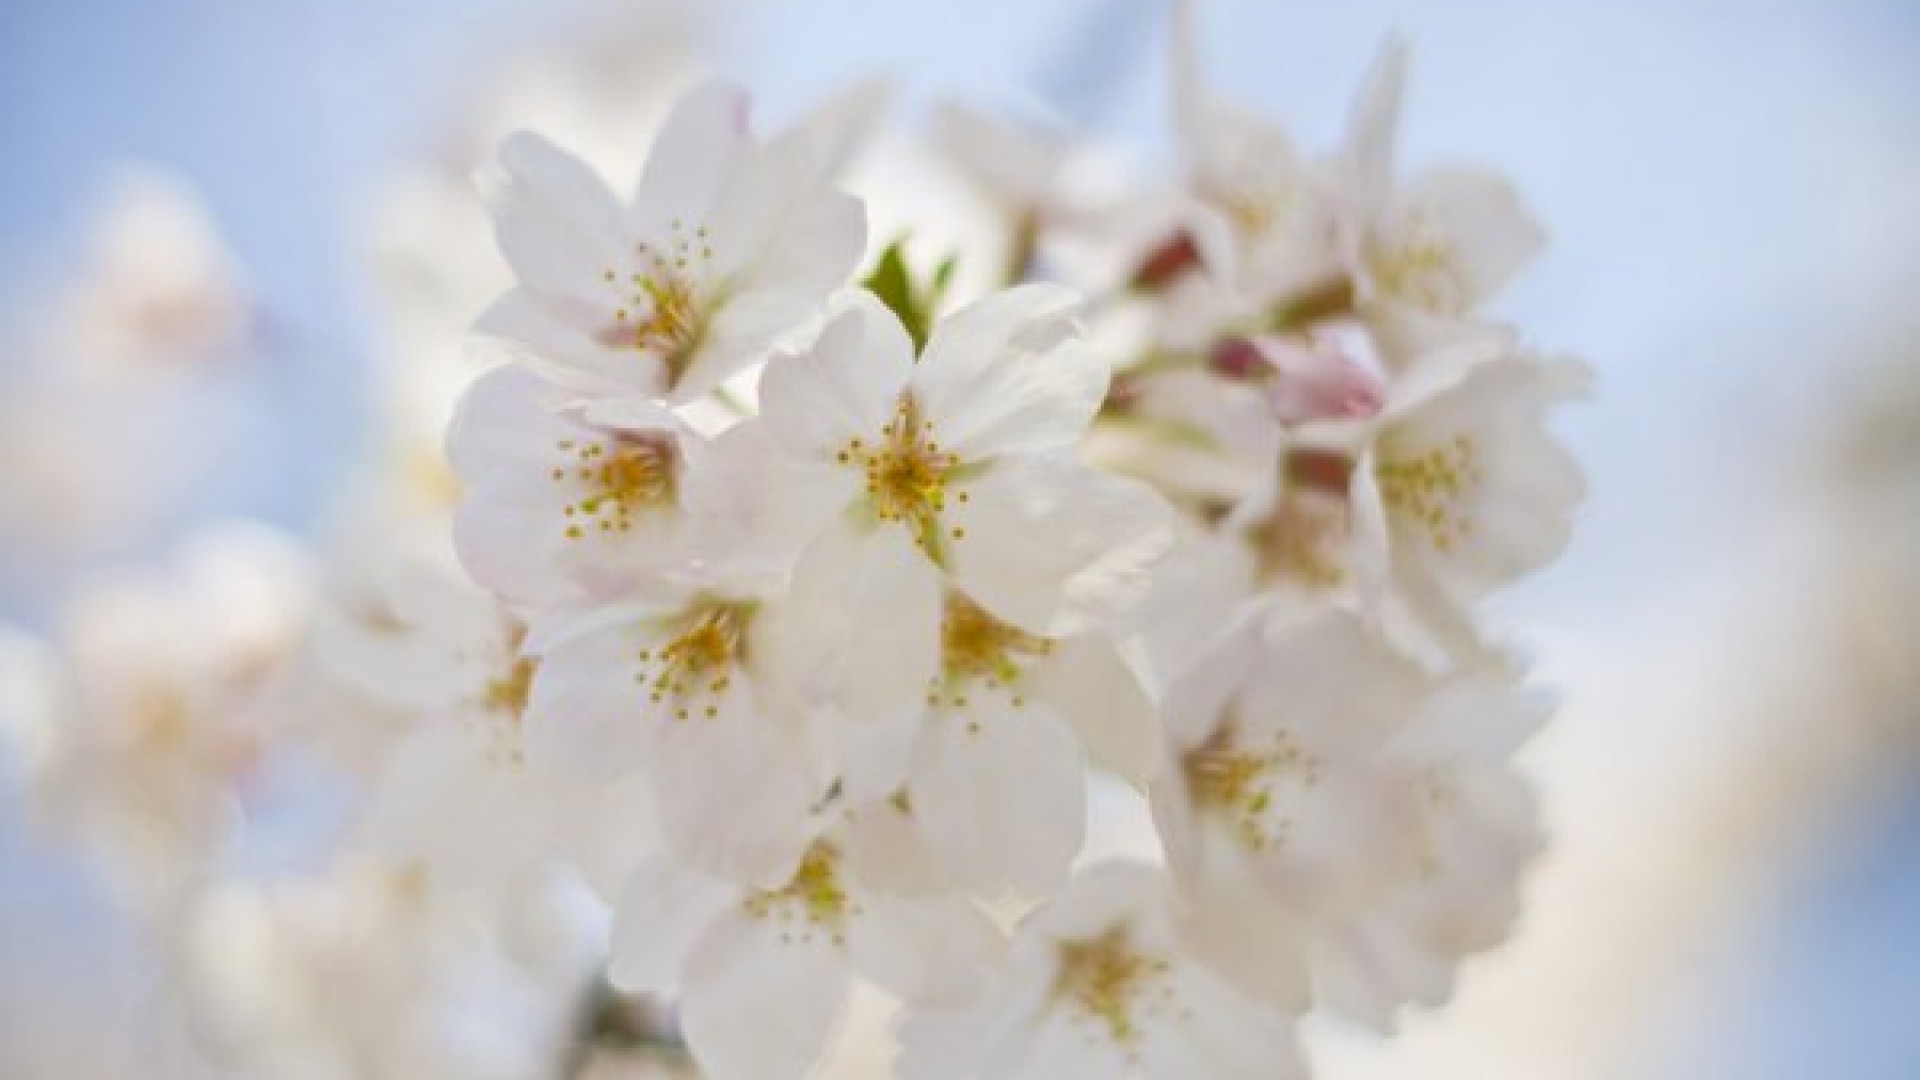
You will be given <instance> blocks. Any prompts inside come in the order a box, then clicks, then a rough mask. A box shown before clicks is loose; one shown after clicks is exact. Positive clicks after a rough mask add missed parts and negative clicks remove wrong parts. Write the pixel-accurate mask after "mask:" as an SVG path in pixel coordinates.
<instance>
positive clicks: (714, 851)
mask: <svg viewBox="0 0 1920 1080" xmlns="http://www.w3.org/2000/svg"><path fill="white" fill-rule="evenodd" d="M749 683H750V680H748V679H745V678H742V677H739V676H736V677H735V679H734V683H733V686H732V687H730V688H729V690H728V691H727V694H726V695H725V696H724V697H723V698H722V700H721V703H720V705H719V706H718V711H719V715H718V716H717V717H714V718H706V717H702V716H692V717H690V718H689V719H686V720H681V721H672V720H670V721H665V722H663V723H662V724H661V725H660V727H659V729H658V732H657V735H656V738H655V739H654V741H653V744H652V747H651V749H652V752H653V757H652V759H651V761H650V762H649V766H650V768H649V775H650V776H651V777H652V779H653V785H654V789H655V792H656V794H657V796H658V799H659V809H660V831H661V834H662V835H663V837H664V838H665V840H666V842H667V845H668V847H669V848H670V849H672V850H673V852H674V853H675V854H677V855H679V856H680V857H681V858H682V859H685V860H686V861H687V862H688V863H689V864H690V865H692V866H695V867H697V868H699V869H701V870H705V871H707V872H708V873H712V874H715V875H717V876H720V877H723V878H726V879H727V880H730V881H737V882H740V883H742V884H772V883H777V882H784V881H785V880H786V879H787V877H788V876H789V875H790V874H791V873H792V870H793V867H794V866H795V865H796V864H798V862H799V860H800V856H801V854H802V853H803V852H804V851H805V849H806V846H807V844H808V843H809V842H811V840H812V838H813V833H814V828H815V823H814V822H813V820H812V814H811V811H812V808H813V806H814V805H815V804H816V803H817V802H818V801H819V800H820V798H821V796H822V795H823V794H824V790H825V784H824V783H822V782H821V780H820V779H819V778H818V777H816V776H814V775H813V773H812V765H813V758H814V754H813V753H812V751H811V749H810V748H809V747H807V746H806V745H805V742H804V736H803V733H802V732H800V731H798V730H795V729H794V728H793V727H792V726H791V725H790V724H788V723H787V722H786V721H784V720H783V719H781V718H779V717H777V716H771V715H767V714H766V713H765V711H764V710H763V709H760V708H758V707H756V704H755V702H754V700H753V696H752V693H751V691H750V688H749Z"/></svg>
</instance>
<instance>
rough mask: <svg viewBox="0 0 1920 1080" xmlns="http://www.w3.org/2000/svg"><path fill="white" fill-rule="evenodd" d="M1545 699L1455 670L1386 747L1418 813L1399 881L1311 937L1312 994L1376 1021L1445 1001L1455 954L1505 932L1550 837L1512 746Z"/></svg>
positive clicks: (1540, 714)
mask: <svg viewBox="0 0 1920 1080" xmlns="http://www.w3.org/2000/svg"><path fill="white" fill-rule="evenodd" d="M1548 706H1549V703H1548V702H1547V701H1545V700H1544V699H1542V698H1541V697H1540V696H1538V695H1522V694H1516V693H1515V691H1514V690H1513V689H1512V688H1511V687H1510V686H1508V685H1506V683H1505V680H1504V679H1503V678H1498V677H1493V676H1491V675H1485V674H1483V675H1476V676H1473V677H1471V678H1467V679H1462V680H1456V681H1455V682H1454V683H1453V684H1451V685H1450V686H1448V687H1446V688H1444V689H1443V690H1442V691H1441V692H1440V693H1439V694H1437V695H1435V697H1434V698H1433V699H1432V700H1431V701H1429V702H1428V705H1427V707H1426V709H1425V710H1423V712H1422V714H1421V716H1420V718H1419V719H1418V720H1417V721H1416V722H1415V723H1414V724H1412V725H1410V726H1409V727H1408V728H1407V729H1406V730H1404V731H1403V732H1402V733H1401V734H1400V735H1399V736H1398V737H1397V738H1395V739H1394V740H1393V741H1392V742H1391V743H1389V744H1388V745H1387V747H1386V748H1385V752H1384V754H1383V763H1384V765H1385V766H1386V768H1387V769H1388V771H1389V772H1390V774H1391V775H1394V776H1396V777H1398V778H1399V782H1398V783H1397V785H1396V791H1397V792H1398V793H1399V795H1400V796H1401V798H1402V799H1404V800H1406V803H1409V804H1411V805H1404V804H1403V806H1402V807H1400V808H1399V812H1400V814H1401V815H1402V816H1403V818H1404V819H1405V820H1407V821H1409V822H1410V823H1411V829H1410V832H1409V837H1408V838H1409V840H1410V841H1411V842H1410V843H1408V844H1404V845H1400V846H1399V847H1398V848H1397V849H1396V850H1397V851H1398V853H1399V855H1400V859H1401V861H1400V864H1399V866H1398V868H1397V871H1398V872H1397V876H1396V879H1395V884H1394V885H1393V886H1392V887H1389V888H1385V889H1382V890H1381V891H1380V892H1379V893H1378V894H1377V895H1376V897H1375V898H1374V900H1373V901H1372V902H1371V903H1367V904H1356V905H1354V906H1353V907H1352V908H1349V909H1348V910H1347V911H1346V912H1344V913H1343V914H1344V917H1343V918H1340V919H1337V920H1335V921H1334V922H1333V923H1332V924H1330V925H1329V926H1328V927H1327V928H1326V930H1325V932H1324V933H1323V934H1322V935H1319V936H1317V937H1316V938H1315V942H1314V947H1313V950H1312V954H1311V961H1310V962H1311V964H1312V968H1313V982H1314V991H1315V996H1316V998H1317V999H1318V1000H1319V1001H1320V1002H1321V1003H1322V1004H1324V1005H1325V1006H1326V1007H1328V1008H1330V1009H1333V1010H1335V1011H1337V1012H1339V1013H1341V1014H1342V1015H1345V1016H1348V1017H1350V1018H1352V1019H1354V1020H1357V1021H1359V1022H1360V1023H1363V1024H1366V1025H1367V1026H1369V1027H1372V1028H1374V1029H1375V1030H1378V1031H1391V1030H1393V1027H1394V1024H1395V1020H1396V1010H1397V1009H1398V1007H1399V1006H1401V1005H1402V1004H1414V1005H1421V1006H1428V1007H1431V1006H1437V1005H1440V1004H1443V1003H1444V1002H1445V1001H1446V999H1447V998H1448V996H1449V995H1450V994H1451V993H1452V991H1453V986H1454V979H1455V976H1456V973H1457V971H1458V968H1459V962H1460V961H1461V960H1462V959H1464V958H1465V957H1467V956H1470V955H1473V954H1475V953H1478V952H1483V951H1485V950H1487V949H1490V948H1493V947H1494V946H1496V945H1498V944H1500V943H1501V942H1502V941H1504V940H1506V938H1507V935H1508V934H1509V933H1510V932H1511V930H1512V927H1513V922H1514V919H1515V918H1516V917H1517V915H1518V914H1519V909H1520V884H1521V877H1522V875H1523V874H1524V873H1525V871H1526V869H1527V867H1528V866H1529V865H1530V864H1531V863H1532V860H1533V858H1534V856H1535V855H1536V854H1538V853H1539V850H1540V847H1541V842H1542V837H1541V831H1540V820H1539V810H1538V808H1537V805H1536V800H1535V796H1534V794H1533V789H1532V788H1531V786H1530V785H1529V784H1528V783H1527V782H1526V779H1525V778H1524V777H1523V776H1522V775H1521V774H1520V773H1519V772H1518V770H1516V769H1515V767H1514V765H1513V763H1512V760H1511V758H1512V754H1513V752H1514V750H1515V749H1516V748H1517V747H1519V746H1520V745H1521V744H1522V743H1524V742H1525V740H1526V739H1527V738H1528V737H1529V736H1531V735H1532V734H1533V733H1534V732H1535V731H1537V730H1538V729H1539V726H1540V724H1541V723H1542V721H1543V720H1544V719H1545V718H1546V715H1547V711H1548Z"/></svg>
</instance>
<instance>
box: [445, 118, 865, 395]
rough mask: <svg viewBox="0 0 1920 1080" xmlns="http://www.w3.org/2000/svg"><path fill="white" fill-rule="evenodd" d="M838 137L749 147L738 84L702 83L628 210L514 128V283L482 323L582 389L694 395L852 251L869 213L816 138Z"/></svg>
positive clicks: (785, 321) (811, 297)
mask: <svg viewBox="0 0 1920 1080" xmlns="http://www.w3.org/2000/svg"><path fill="white" fill-rule="evenodd" d="M838 134H839V133H838V132H833V131H829V132H823V133H822V138H821V139H820V140H816V139H815V137H814V136H815V133H814V132H813V131H812V130H811V129H808V128H802V129H799V130H797V131H794V132H789V133H787V134H785V135H783V136H782V137H780V138H778V139H775V140H773V141H771V142H767V143H760V142H757V141H755V140H754V139H753V138H752V137H751V135H750V134H749V132H748V130H747V124H746V100H745V98H744V97H743V96H742V95H741V94H740V93H739V92H738V91H736V90H733V89H730V88H727V87H724V86H720V85H707V86H703V87H700V88H698V89H695V90H693V91H691V92H689V93H688V94H687V95H686V96H685V97H684V98H682V99H681V101H680V103H679V104H678V106H677V107H676V108H675V109H674V110H673V112H672V114H671V115H669V116H668V118H667V121H666V123H665V126H664V127H663V129H662V130H661V132H660V134H659V137H658V138H657V140H656V141H655V144H654V148H653V151H652V153H651V155H650V156H649V157H648V160H647V167H646V169H645V172H644V174H643V175H642V177H641V180H640V185H639V188H638V189H637V191H636V193H635V195H634V198H633V201H632V202H631V204H625V203H623V202H622V200H620V199H619V198H618V197H616V196H615V195H614V194H613V192H612V191H611V190H609V189H608V188H607V186H606V184H605V183H604V182H603V181H602V180H601V179H600V178H599V177H598V176H596V175H594V173H593V172H592V171H591V170H590V169H588V168H587V166H585V165H584V164H582V163H581V162H579V161H578V160H576V159H574V158H573V157H571V156H569V155H568V154H566V153H565V152H564V151H562V150H560V149H559V148H557V147H555V146H553V145H552V144H550V143H548V142H546V141H545V140H543V139H541V138H540V137H538V136H536V135H532V134H527V133H520V134H516V135H513V136H510V137H509V138H508V139H507V140H506V141H505V142H504V143H503V144H502V145H501V148H500V162H499V165H500V169H499V175H498V176H497V177H496V178H495V182H494V184H493V189H494V190H493V192H492V199H493V203H494V223H495V230H496V235H497V237H498V240H499V243H500V249H501V251H502V252H503V253H504V254H505V255H506V258H507V261H508V262H509V263H510V264H511V265H512V267H513V270H514V275H515V278H516V279H517V281H518V284H517V286H516V287H515V288H514V290H513V291H511V292H509V293H508V294H507V295H506V296H505V297H503V298H502V299H501V300H500V301H499V302H498V303H497V304H495V305H494V307H493V308H492V309H491V310H489V311H488V312H487V314H486V315H485V316H483V317H482V319H481V321H480V327H479V328H480V330H481V331H482V332H483V333H485V334H488V335H490V336H493V337H495V338H498V339H501V340H504V341H505V342H507V343H509V344H510V345H513V346H516V347H518V349H519V350H520V351H521V352H522V353H523V354H524V355H525V356H526V358H528V359H529V360H531V361H534V362H536V363H539V364H542V365H544V366H546V367H548V368H550V369H551V371H552V372H553V374H555V375H556V376H557V377H561V378H563V379H564V380H565V381H567V382H568V383H569V384H571V385H575V386H577V387H579V388H581V389H584V390H588V391H591V392H594V393H599V394H606V395H613V396H633V397H665V398H667V399H669V400H671V401H674V402H686V401H690V400H692V399H695V398H698V397H699V396H701V395H702V394H705V393H706V392H707V391H709V390H712V389H713V388H715V387H717V386H718V385H720V383H721V382H723V381H724V380H725V379H726V378H728V377H729V376H731V375H733V374H734V373H736V372H738V371H740V370H741V369H742V368H744V367H745V366H747V365H748V364H750V363H752V362H753V361H755V360H757V359H759V358H761V357H762V356H764V355H765V354H766V353H767V352H768V351H769V350H771V349H772V348H773V347H774V346H775V345H776V344H777V343H778V342H779V341H780V340H781V338H782V337H783V335H785V334H787V333H789V332H791V331H794V330H795V329H796V328H798V327H800V326H801V325H803V324H804V323H805V322H806V321H807V320H808V319H810V318H811V317H813V316H814V315H815V314H816V313H817V311H818V309H819V308H820V307H821V305H822V304H823V302H824V301H825V299H826V296H827V294H828V293H829V292H830V291H832V290H833V289H835V288H837V287H838V286H840V285H842V284H844V283H845V281H846V278H847V276H848V274H850V273H851V272H852V270H853V267H854V264H855V263H856V262H857V261H858V260H859V258H860V254H861V251H862V249H863V247H864V245H865V239H866V238H865V224H864V217H863V211H862V209H861V206H860V204H859V203H858V202H856V201H855V200H853V199H852V198H851V197H849V196H847V195H844V194H842V193H840V192H838V191H836V190H834V189H833V188H832V186H831V181H830V178H829V176H828V170H827V168H826V166H827V165H828V164H829V162H828V161H827V160H826V159H827V157H828V155H829V154H831V153H834V152H835V149H836V148H833V147H827V146H819V145H816V141H821V142H824V141H827V136H832V137H834V138H837V137H838Z"/></svg>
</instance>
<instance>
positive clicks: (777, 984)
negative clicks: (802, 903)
mask: <svg viewBox="0 0 1920 1080" xmlns="http://www.w3.org/2000/svg"><path fill="white" fill-rule="evenodd" d="M781 927H782V924H781V923H780V922H779V921H778V920H777V919H773V918H767V919H759V918H755V917H753V916H751V915H749V914H747V913H746V912H745V911H738V910H736V911H734V912H730V913H728V914H727V915H725V916H723V917H722V918H721V919H720V921H719V922H718V923H716V924H715V925H714V927H713V928H712V929H711V930H710V931H708V933H707V934H706V935H705V936H704V937H702V938H701V940H700V944H699V945H697V946H696V947H695V948H694V950H693V952H692V954H691V955H689V956H688V958H687V964H686V980H685V982H686V990H685V993H684V996H683V997H682V998H681V1005H680V1020H681V1027H682V1030H684V1031H685V1033H686V1037H687V1046H688V1048H689V1049H691V1050H692V1051H693V1056H694V1059H695V1060H696V1061H697V1062H698V1063H699V1065H700V1068H701V1070H702V1074H703V1075H705V1076H708V1077H710V1078H712V1080H800V1078H801V1077H804V1076H806V1075H807V1072H808V1070H810V1069H811V1068H812V1067H813V1065H814V1063H815V1062H816V1061H818V1060H819V1059H820V1056H821V1054H822V1052H823V1051H824V1050H825V1049H826V1046H827V1043H828V1041H829V1040H830V1039H831V1038H832V1037H833V1033H834V1029H835V1028H836V1026H837V1025H838V1024H839V1022H840V1017H841V1014H842V1012H844V1010H845V1007H846V999H847V992H848V990H849V988H850V986H851V979H850V978H849V975H848V971H847V961H846V957H845V954H844V953H843V952H842V950H841V949H840V948H839V947H837V946H835V945H834V944H833V943H832V941H831V940H830V939H828V938H827V937H826V936H825V935H824V934H811V935H806V938H805V940H802V938H801V936H800V935H798V934H794V935H791V940H786V941H783V940H781V938H782V936H783V935H785V933H786V932H785V931H784V930H782V928H781Z"/></svg>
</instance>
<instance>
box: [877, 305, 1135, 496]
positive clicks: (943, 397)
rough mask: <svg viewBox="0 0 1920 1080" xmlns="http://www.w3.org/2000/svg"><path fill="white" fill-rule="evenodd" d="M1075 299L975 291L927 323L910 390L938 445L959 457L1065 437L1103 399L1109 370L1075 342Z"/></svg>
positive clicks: (1054, 444) (1076, 431)
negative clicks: (978, 295) (979, 295)
mask: <svg viewBox="0 0 1920 1080" xmlns="http://www.w3.org/2000/svg"><path fill="white" fill-rule="evenodd" d="M1079 308H1080V299H1079V297H1078V296H1076V295H1075V294H1074V293H1073V292H1071V291H1070V290H1067V289H1064V288H1061V287H1059V286H1056V285H1023V286H1020V287H1019V288H1015V289H1008V290H1006V291H1004V292H999V293H995V294H993V295H990V296H988V297H986V298H985V299H982V300H978V301H976V302H974V303H973V304H970V305H968V306H967V307H965V308H962V309H961V310H959V311H957V312H955V313H953V314H952V315H949V316H948V317H947V318H945V319H943V320H941V321H940V323H939V324H938V325H936V326H935V327H934V329H933V335H932V337H930V338H929V339H928V341H927V347H926V352H925V355H924V356H923V357H922V358H921V360H920V364H919V366H918V367H916V368H915V369H914V372H913V392H914V397H915V398H916V399H917V400H918V401H919V403H920V407H921V409H922V410H923V412H924V414H925V416H926V417H927V419H929V420H931V421H932V422H933V434H934V436H935V437H936V438H937V440H938V441H939V443H940V445H941V447H942V448H943V449H945V450H946V451H948V452H951V453H954V454H958V455H959V456H960V458H961V459H962V460H966V461H976V460H981V459H983V458H987V457H991V456H993V455H997V454H1012V453H1025V452H1033V451H1041V450H1060V449H1065V448H1067V447H1070V446H1072V445H1073V444H1074V443H1075V442H1076V441H1078V439H1079V438H1080V435H1081V433H1082V432H1084V431H1085V430H1086V428H1087V424H1088V423H1089V422H1090V421H1091V420H1092V419H1093V415H1094V413H1095V412H1097V411H1098V410H1099V408H1100V404H1101V402H1102V401H1104V400H1105V398H1106V393H1107V382H1108V379H1109V376H1110V371H1109V369H1108V366H1107V362H1106V360H1105V359H1104V358H1103V357H1102V356H1101V355H1100V354H1099V353H1098V352H1096V351H1094V350H1093V349H1091V348H1088V347H1086V346H1084V345H1082V344H1079V343H1078V342H1076V341H1074V340H1073V339H1074V337H1075V335H1076V334H1077V332H1078V324H1077V322H1076V315H1077V314H1078V312H1079Z"/></svg>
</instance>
